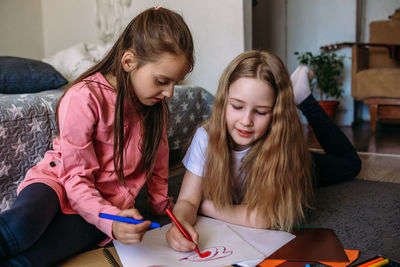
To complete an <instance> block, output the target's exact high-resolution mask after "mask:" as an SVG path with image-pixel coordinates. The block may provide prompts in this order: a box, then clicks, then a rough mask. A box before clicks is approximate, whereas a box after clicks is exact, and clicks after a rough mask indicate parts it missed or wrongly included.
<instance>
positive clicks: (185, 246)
mask: <svg viewBox="0 0 400 267" xmlns="http://www.w3.org/2000/svg"><path fill="white" fill-rule="evenodd" d="M179 222H180V223H181V225H182V227H183V228H185V230H186V232H187V233H188V234H189V235H190V237H191V238H192V240H193V242H191V241H189V240H188V239H187V238H186V237H185V236H184V235H183V234H182V233H181V232H180V231H179V229H178V227H176V225H175V224H174V223H172V226H171V228H169V230H168V232H167V234H166V238H167V242H168V244H169V245H170V247H172V248H173V249H175V250H177V251H192V250H194V249H195V248H196V245H197V243H198V239H199V234H198V233H197V232H196V231H195V230H194V228H193V226H192V225H191V224H190V223H187V222H186V221H179Z"/></svg>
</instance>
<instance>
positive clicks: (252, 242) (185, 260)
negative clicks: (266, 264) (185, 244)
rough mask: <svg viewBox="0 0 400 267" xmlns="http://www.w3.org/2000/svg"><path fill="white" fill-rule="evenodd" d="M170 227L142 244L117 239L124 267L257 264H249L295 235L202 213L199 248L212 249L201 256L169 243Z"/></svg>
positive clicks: (151, 234)
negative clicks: (224, 220)
mask: <svg viewBox="0 0 400 267" xmlns="http://www.w3.org/2000/svg"><path fill="white" fill-rule="evenodd" d="M170 227H171V224H168V225H165V226H163V227H162V228H158V229H153V230H151V231H149V232H147V233H146V234H145V235H144V237H143V240H142V242H141V243H140V244H135V245H124V244H122V243H120V242H118V241H114V246H115V248H116V250H117V253H118V256H119V257H120V259H121V262H122V264H123V266H125V267H131V266H132V267H134V266H140V267H142V266H188V267H189V266H207V267H209V266H226V265H229V264H234V263H240V265H242V266H254V265H251V264H250V265H248V264H247V263H250V262H256V263H258V262H260V261H262V260H263V259H264V258H265V256H267V255H270V254H272V253H273V252H274V251H275V250H277V249H278V248H280V247H281V246H282V245H284V244H286V243H287V242H289V241H290V240H291V239H292V238H294V236H293V235H291V234H289V233H286V232H279V231H271V230H261V229H253V228H247V227H241V226H236V225H231V224H227V223H225V222H222V221H218V220H214V219H210V218H207V217H203V216H199V218H198V221H197V223H196V225H195V228H196V231H197V232H198V233H199V236H200V238H199V246H198V247H199V249H200V251H201V252H204V251H210V252H211V255H210V256H208V257H207V258H203V259H201V258H200V257H199V256H198V255H197V253H196V252H194V251H193V252H178V251H175V250H173V249H172V248H171V247H170V246H169V245H168V244H167V241H166V238H165V234H166V232H167V231H168V229H169V228H170ZM268 253H269V254H268ZM246 262H247V263H246ZM242 263H243V264H242Z"/></svg>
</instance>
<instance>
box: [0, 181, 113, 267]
mask: <svg viewBox="0 0 400 267" xmlns="http://www.w3.org/2000/svg"><path fill="white" fill-rule="evenodd" d="M105 238H106V235H105V234H104V233H103V232H101V231H100V230H98V229H97V228H96V227H95V226H94V225H92V224H90V223H88V222H86V221H85V220H84V219H83V218H82V217H81V216H79V215H76V214H63V213H62V212H61V209H60V204H59V200H58V197H57V194H56V192H55V191H54V190H53V189H52V188H51V187H49V186H47V185H45V184H42V183H35V184H31V185H29V186H27V187H26V188H24V189H23V190H22V191H21V192H20V194H19V195H18V197H17V199H16V200H15V202H14V203H13V205H12V207H11V208H10V209H9V210H6V211H5V212H3V213H1V214H0V262H1V263H0V266H24V267H26V266H49V265H52V264H54V263H57V262H58V261H60V260H63V259H65V258H68V257H70V256H72V255H74V254H77V253H79V252H83V251H87V250H90V249H92V248H94V247H95V246H96V244H98V243H99V242H101V241H102V240H104V239H105Z"/></svg>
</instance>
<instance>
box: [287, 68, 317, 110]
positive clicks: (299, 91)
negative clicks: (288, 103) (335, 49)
mask: <svg viewBox="0 0 400 267" xmlns="http://www.w3.org/2000/svg"><path fill="white" fill-rule="evenodd" d="M313 76H314V73H313V72H312V71H310V70H309V69H308V67H307V66H299V67H297V68H296V69H295V71H294V72H293V73H292V74H291V75H290V79H291V80H292V85H293V94H294V103H295V104H296V105H299V104H300V103H301V102H303V100H304V99H306V98H307V96H309V95H310V94H311V90H310V80H311V79H312V78H313Z"/></svg>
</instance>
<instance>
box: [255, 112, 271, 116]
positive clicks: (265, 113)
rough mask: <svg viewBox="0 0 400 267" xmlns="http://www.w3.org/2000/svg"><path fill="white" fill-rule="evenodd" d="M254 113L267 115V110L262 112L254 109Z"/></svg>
mask: <svg viewBox="0 0 400 267" xmlns="http://www.w3.org/2000/svg"><path fill="white" fill-rule="evenodd" d="M256 113H257V114H259V115H262V116H264V115H267V113H268V112H265V111H263V112H261V111H256Z"/></svg>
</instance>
